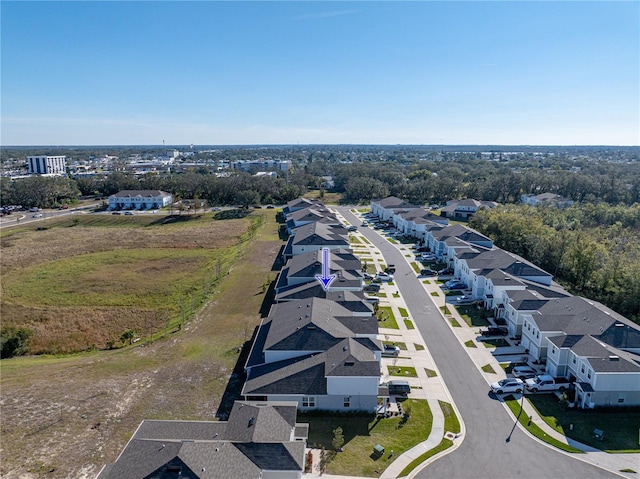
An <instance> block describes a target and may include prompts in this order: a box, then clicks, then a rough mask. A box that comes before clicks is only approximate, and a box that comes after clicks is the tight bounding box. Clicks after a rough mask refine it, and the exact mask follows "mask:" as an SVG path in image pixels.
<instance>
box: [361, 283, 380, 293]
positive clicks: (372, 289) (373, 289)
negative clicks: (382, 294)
mask: <svg viewBox="0 0 640 479" xmlns="http://www.w3.org/2000/svg"><path fill="white" fill-rule="evenodd" d="M362 290H363V291H365V292H367V293H377V292H379V291H380V285H379V284H368V285H366V286H365V287H364V288H362Z"/></svg>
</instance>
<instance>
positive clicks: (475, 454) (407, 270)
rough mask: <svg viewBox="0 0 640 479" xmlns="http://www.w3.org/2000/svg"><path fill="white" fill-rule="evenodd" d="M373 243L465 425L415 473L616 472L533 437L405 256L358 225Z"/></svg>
mask: <svg viewBox="0 0 640 479" xmlns="http://www.w3.org/2000/svg"><path fill="white" fill-rule="evenodd" d="M338 210H339V211H340V213H341V214H342V215H343V216H344V217H345V218H346V219H347V221H349V223H351V224H355V225H357V226H359V225H360V224H361V222H360V221H359V220H358V219H357V218H356V217H355V216H354V215H353V214H352V213H351V212H350V211H349V208H347V207H339V208H338ZM358 229H359V231H360V232H361V233H363V234H364V235H365V236H366V238H367V239H368V240H369V241H371V242H372V243H373V244H374V245H375V246H377V247H378V248H379V249H380V251H381V253H382V254H383V256H384V258H385V260H386V262H387V264H389V263H394V264H395V265H396V273H395V274H394V282H395V283H396V284H397V285H398V289H399V290H400V291H401V292H402V296H403V298H404V300H405V302H406V304H407V308H408V310H409V313H410V315H411V317H412V319H413V320H414V323H415V324H416V327H417V328H418V330H419V331H420V333H421V334H422V337H423V338H424V340H425V343H426V345H427V348H428V349H429V351H430V353H431V355H432V356H433V359H434V361H435V363H436V365H437V367H438V369H439V370H440V374H441V376H442V379H443V381H444V382H445V384H446V386H447V388H448V389H449V392H450V393H451V396H452V397H453V398H454V401H455V403H456V406H457V408H458V411H459V412H460V414H461V416H462V420H463V421H464V424H465V428H466V437H465V439H464V441H463V443H462V445H461V446H460V447H458V448H457V449H456V450H455V451H454V452H452V453H450V454H448V455H447V456H445V457H443V458H441V459H438V460H437V461H435V462H433V463H432V464H430V465H429V466H427V467H426V468H425V469H423V470H422V471H421V472H420V473H419V474H418V475H417V476H416V477H418V478H421V479H422V478H429V479H434V478H442V479H452V478H455V479H458V478H473V479H477V478H485V477H486V478H492V479H494V478H495V479H499V478H505V479H513V478H517V479H541V478H559V479H560V478H562V479H565V478H566V479H573V478H575V479H587V478H594V479H596V478H598V479H600V478H606V477H620V476H617V475H615V474H612V473H610V472H608V471H606V470H603V469H600V468H598V467H596V466H593V465H591V464H588V463H585V462H583V461H580V460H578V459H575V458H574V457H572V456H569V455H567V454H564V453H562V452H560V451H558V450H557V449H552V448H550V447H547V446H544V445H542V444H540V443H538V442H537V441H535V440H533V439H531V438H530V437H529V436H528V435H526V434H525V433H524V432H522V431H521V430H520V429H519V428H518V427H514V420H513V419H512V418H511V416H510V414H509V413H507V411H506V410H505V408H504V406H503V405H502V404H501V403H500V402H499V401H498V400H497V399H495V398H494V397H492V396H490V395H489V393H488V391H489V386H488V384H487V382H486V381H485V379H484V378H483V376H482V375H481V373H480V372H479V371H478V369H477V368H476V366H475V365H474V364H473V362H472V361H471V359H469V356H468V355H467V353H466V352H465V351H464V346H462V345H461V344H460V343H459V342H458V340H457V338H456V337H455V336H454V334H453V332H452V331H451V330H450V329H449V326H448V325H447V324H445V322H444V320H443V319H442V316H441V315H440V312H439V311H438V309H437V307H436V306H435V305H434V304H433V302H432V301H431V297H430V296H429V295H428V294H426V293H425V291H424V289H423V287H422V284H421V283H420V281H419V280H418V278H417V277H416V274H415V272H414V271H413V269H412V268H411V266H410V265H408V264H407V262H406V261H405V258H404V256H403V255H402V253H400V252H399V251H398V250H397V249H396V248H395V247H394V246H393V245H392V244H391V243H389V241H387V240H386V239H384V238H383V237H381V236H380V235H379V234H378V233H377V232H375V231H373V230H370V229H368V228H361V227H359V228H358Z"/></svg>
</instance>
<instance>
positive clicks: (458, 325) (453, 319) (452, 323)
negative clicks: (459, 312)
mask: <svg viewBox="0 0 640 479" xmlns="http://www.w3.org/2000/svg"><path fill="white" fill-rule="evenodd" d="M449 322H450V323H451V326H453V327H454V328H459V327H461V326H460V323H459V322H458V320H457V319H456V318H450V319H449Z"/></svg>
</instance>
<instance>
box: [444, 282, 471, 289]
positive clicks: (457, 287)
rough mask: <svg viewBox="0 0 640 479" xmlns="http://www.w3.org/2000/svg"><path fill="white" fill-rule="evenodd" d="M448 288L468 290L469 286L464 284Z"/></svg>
mask: <svg viewBox="0 0 640 479" xmlns="http://www.w3.org/2000/svg"><path fill="white" fill-rule="evenodd" d="M447 288H449V289H467V285H466V284H462V283H456V284H452V285H451V286H447Z"/></svg>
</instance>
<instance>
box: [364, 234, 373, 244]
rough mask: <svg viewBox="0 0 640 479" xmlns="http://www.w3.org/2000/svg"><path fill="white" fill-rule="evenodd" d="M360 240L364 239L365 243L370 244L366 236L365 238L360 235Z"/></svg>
mask: <svg viewBox="0 0 640 479" xmlns="http://www.w3.org/2000/svg"><path fill="white" fill-rule="evenodd" d="M362 241H364V242H365V243H367V244H371V241H369V240H368V239H367V238H365V237H364V236H363V237H362Z"/></svg>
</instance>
